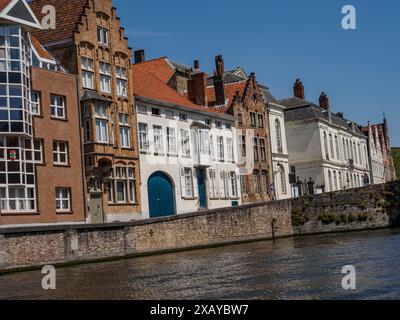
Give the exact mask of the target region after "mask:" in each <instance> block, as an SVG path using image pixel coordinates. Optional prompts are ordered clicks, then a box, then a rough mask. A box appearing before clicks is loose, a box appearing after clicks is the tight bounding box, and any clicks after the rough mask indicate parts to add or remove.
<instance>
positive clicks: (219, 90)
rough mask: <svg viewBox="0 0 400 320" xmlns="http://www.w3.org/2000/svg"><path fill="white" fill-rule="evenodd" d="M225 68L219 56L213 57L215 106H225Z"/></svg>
mask: <svg viewBox="0 0 400 320" xmlns="http://www.w3.org/2000/svg"><path fill="white" fill-rule="evenodd" d="M224 74H225V66H224V59H223V58H222V56H221V55H219V56H216V57H215V75H214V89H215V103H216V105H217V106H222V105H225V85H224Z"/></svg>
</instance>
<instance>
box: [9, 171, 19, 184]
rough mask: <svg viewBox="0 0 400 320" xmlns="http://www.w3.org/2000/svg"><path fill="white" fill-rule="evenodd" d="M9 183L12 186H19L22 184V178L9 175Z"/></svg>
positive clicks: (13, 174)
mask: <svg viewBox="0 0 400 320" xmlns="http://www.w3.org/2000/svg"><path fill="white" fill-rule="evenodd" d="M8 183H10V184H17V183H21V177H20V175H19V173H18V174H15V173H12V174H9V175H8Z"/></svg>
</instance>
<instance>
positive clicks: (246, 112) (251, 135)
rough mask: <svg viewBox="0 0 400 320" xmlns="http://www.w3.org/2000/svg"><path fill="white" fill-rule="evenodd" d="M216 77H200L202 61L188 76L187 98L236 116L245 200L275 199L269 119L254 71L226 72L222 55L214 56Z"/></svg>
mask: <svg viewBox="0 0 400 320" xmlns="http://www.w3.org/2000/svg"><path fill="white" fill-rule="evenodd" d="M215 66H216V69H215V72H214V76H211V77H206V78H205V82H203V80H202V79H199V76H198V75H199V72H198V70H199V62H198V61H195V63H194V70H195V71H197V72H192V73H191V74H190V75H189V82H188V98H189V99H190V100H191V101H192V102H194V103H196V104H199V105H206V106H207V107H208V108H209V109H212V110H217V111H218V112H221V113H225V114H228V115H232V116H234V117H235V119H236V125H235V126H236V129H237V130H236V131H237V135H238V146H237V148H238V151H239V162H240V167H241V170H240V171H241V173H240V187H241V194H242V201H243V202H244V203H249V202H255V201H268V200H271V199H272V192H271V185H272V181H273V180H272V156H271V143H270V135H269V119H268V113H267V110H266V105H265V101H264V97H263V94H262V92H261V88H260V86H259V85H258V83H257V80H256V77H255V74H254V73H252V74H251V75H250V76H247V74H246V73H245V72H244V70H243V69H241V68H237V69H234V70H232V71H225V67H224V60H223V58H222V56H217V57H216V58H215Z"/></svg>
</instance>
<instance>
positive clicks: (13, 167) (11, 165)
mask: <svg viewBox="0 0 400 320" xmlns="http://www.w3.org/2000/svg"><path fill="white" fill-rule="evenodd" d="M7 166H8V172H19V161H9V162H7Z"/></svg>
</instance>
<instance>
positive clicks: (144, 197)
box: [136, 102, 241, 218]
mask: <svg viewBox="0 0 400 320" xmlns="http://www.w3.org/2000/svg"><path fill="white" fill-rule="evenodd" d="M136 107H137V111H138V112H137V122H138V128H139V123H146V124H147V125H148V138H149V142H150V148H149V150H148V151H144V150H141V151H140V175H141V203H142V217H143V218H148V217H149V202H148V189H147V187H148V186H147V182H148V180H149V178H150V176H151V175H152V174H153V173H155V172H157V171H162V172H164V173H165V174H167V175H168V176H169V177H170V179H171V180H172V182H173V185H174V193H175V202H176V211H177V213H178V214H183V213H189V212H195V211H197V210H199V199H198V189H197V187H198V186H197V179H196V170H195V169H196V166H195V163H194V162H195V161H194V158H193V157H194V155H195V148H194V140H193V136H192V135H190V148H191V150H190V151H191V153H190V157H185V156H183V154H182V148H181V139H180V130H181V129H186V130H189V131H190V130H191V127H193V125H196V124H201V125H205V124H206V120H207V121H211V126H210V127H211V128H210V131H209V132H210V136H213V139H214V143H213V149H214V152H213V154H214V155H215V156H214V157H210V161H211V163H209V166H207V167H206V172H207V181H206V182H207V190H206V192H207V198H208V199H207V200H208V201H207V202H208V207H207V209H216V208H223V207H231V206H232V202H233V201H235V202H237V203H238V204H241V200H240V199H241V194H240V183H239V182H240V181H239V166H238V163H237V161H238V155H237V150H238V146H237V139H236V130H235V128H234V125H235V122H234V119H233V118H231V117H229V116H225V115H223V114H221V115H219V114H216V113H212V112H204V111H202V112H197V111H196V110H194V109H188V108H186V109H184V110H180V109H177V108H173V107H170V106H161V107H160V106H159V105H158V104H157V105H152V104H150V103H148V102H146V103H144V102H138V103H137V106H136ZM144 107H146V112H144V110H143V108H144ZM152 108H157V109H160V111H161V115H160V116H154V115H152ZM167 111H169V112H171V111H172V112H173V113H174V114H173V117H172V118H170V117H167ZM180 113H183V114H186V115H187V120H186V121H182V120H180ZM217 122H220V123H221V125H222V127H221V128H218V127H217V126H216V123H217ZM153 125H158V126H161V127H162V132H163V145H164V151H166V146H167V137H166V131H167V127H172V128H175V132H176V142H177V154H167V152H164V153H162V154H155V153H154V144H153V143H152V141H153V139H154V135H153V132H152V131H153V130H152V126H153ZM229 126H230V127H231V128H229ZM217 136H222V137H223V138H224V156H225V161H218V160H217V156H216V155H217V141H216V137H217ZM228 138H230V139H233V146H234V159H233V161H231V162H228V161H227V156H228V148H227V139H228ZM138 139H140V132H139V133H138ZM211 146H212V144H211V143H210V148H211ZM183 168H191V169H192V172H193V185H194V197H192V198H185V197H183V195H182V192H181V186H182V185H181V170H182V169H183ZM210 170H214V171H215V173H216V194H215V196H213V197H212V196H211V195H212V194H213V192H212V191H211V180H210V177H209V172H210ZM221 172H235V173H236V193H237V196H236V197H233V196H228V197H225V196H224V195H222V188H221V182H220V179H219V178H220V173H221Z"/></svg>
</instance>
